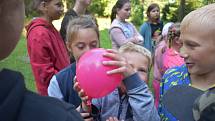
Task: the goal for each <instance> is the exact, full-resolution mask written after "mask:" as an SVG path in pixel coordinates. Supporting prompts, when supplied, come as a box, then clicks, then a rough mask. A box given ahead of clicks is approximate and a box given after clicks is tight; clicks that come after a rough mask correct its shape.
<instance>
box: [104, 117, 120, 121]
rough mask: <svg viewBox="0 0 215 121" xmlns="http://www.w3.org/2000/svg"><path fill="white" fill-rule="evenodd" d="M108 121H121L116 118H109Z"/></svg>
mask: <svg viewBox="0 0 215 121" xmlns="http://www.w3.org/2000/svg"><path fill="white" fill-rule="evenodd" d="M106 121H119V120H118V119H117V118H116V117H109V118H108V119H107V120H106Z"/></svg>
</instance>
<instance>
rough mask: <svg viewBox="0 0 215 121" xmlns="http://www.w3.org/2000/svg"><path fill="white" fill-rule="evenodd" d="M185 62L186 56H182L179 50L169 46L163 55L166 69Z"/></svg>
mask: <svg viewBox="0 0 215 121" xmlns="http://www.w3.org/2000/svg"><path fill="white" fill-rule="evenodd" d="M183 64H184V58H182V57H181V56H180V55H179V53H178V52H177V51H175V50H174V49H172V48H167V49H166V51H165V53H164V55H163V67H164V70H165V71H166V70H167V69H169V68H172V67H175V66H181V65H183Z"/></svg>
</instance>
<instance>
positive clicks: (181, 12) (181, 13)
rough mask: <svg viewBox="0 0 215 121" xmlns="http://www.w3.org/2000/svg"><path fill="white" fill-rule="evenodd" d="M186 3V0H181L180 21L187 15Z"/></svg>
mask: <svg viewBox="0 0 215 121" xmlns="http://www.w3.org/2000/svg"><path fill="white" fill-rule="evenodd" d="M185 4H186V0H180V7H179V16H178V21H182V20H183V18H184V16H185Z"/></svg>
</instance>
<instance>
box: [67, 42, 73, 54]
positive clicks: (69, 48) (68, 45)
mask: <svg viewBox="0 0 215 121" xmlns="http://www.w3.org/2000/svg"><path fill="white" fill-rule="evenodd" d="M66 47H67V50H68V51H69V52H70V53H71V52H72V49H71V46H70V44H69V42H66Z"/></svg>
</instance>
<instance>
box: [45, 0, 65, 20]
mask: <svg viewBox="0 0 215 121" xmlns="http://www.w3.org/2000/svg"><path fill="white" fill-rule="evenodd" d="M46 10H47V11H46V14H47V16H48V17H50V18H51V20H57V19H59V18H60V17H61V16H62V15H63V11H64V9H63V3H62V1H61V0H52V1H50V2H49V3H48V4H47V9H46Z"/></svg>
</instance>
